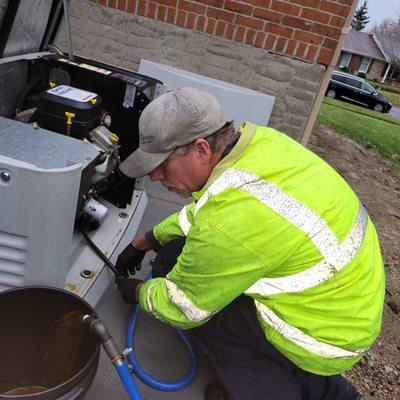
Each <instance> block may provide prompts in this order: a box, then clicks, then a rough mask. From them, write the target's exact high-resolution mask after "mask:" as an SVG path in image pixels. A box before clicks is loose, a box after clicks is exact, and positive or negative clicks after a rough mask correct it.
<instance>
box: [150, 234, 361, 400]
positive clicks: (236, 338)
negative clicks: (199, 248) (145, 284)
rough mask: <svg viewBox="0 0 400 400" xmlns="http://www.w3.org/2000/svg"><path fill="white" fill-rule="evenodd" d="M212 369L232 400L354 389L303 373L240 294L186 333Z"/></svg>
mask: <svg viewBox="0 0 400 400" xmlns="http://www.w3.org/2000/svg"><path fill="white" fill-rule="evenodd" d="M184 243H185V238H179V239H175V240H172V241H170V242H168V243H166V244H165V246H163V247H162V248H161V249H160V251H159V252H158V254H157V257H156V258H155V261H154V265H153V271H152V274H153V277H161V276H165V275H166V274H167V273H168V272H169V271H170V270H171V269H172V267H173V266H174V265H175V263H176V260H177V258H178V256H179V254H180V253H181V251H182V248H183V245H184ZM188 332H189V334H190V337H191V338H192V340H193V341H194V343H195V345H196V347H197V348H199V349H201V350H202V351H203V352H204V353H205V354H206V355H207V357H208V358H209V360H210V361H211V363H212V365H213V366H214V368H215V369H216V370H217V373H218V376H219V379H220V381H221V383H222V384H223V385H224V386H225V388H226V389H227V390H228V392H229V394H230V396H231V397H232V400H353V399H357V396H358V393H357V391H356V390H355V389H354V387H353V386H352V385H351V384H350V383H348V382H347V381H346V380H345V379H344V378H343V377H342V376H340V375H335V376H320V375H315V374H311V373H309V372H306V371H303V370H302V369H300V368H299V367H297V366H296V365H295V364H293V363H292V362H291V361H290V360H288V359H287V358H286V357H285V356H284V355H283V354H282V353H280V352H279V351H278V350H277V349H276V348H275V347H274V346H273V345H272V344H271V343H269V342H268V341H267V340H266V338H265V335H264V332H263V331H262V329H261V327H260V324H259V322H258V319H257V314H256V309H255V306H254V301H253V300H252V299H251V298H249V297H247V296H244V295H242V296H240V297H238V298H237V299H236V300H234V301H233V302H232V303H230V304H229V305H228V306H226V307H225V308H224V309H223V310H221V311H220V312H219V313H218V314H216V315H215V316H214V317H213V318H211V320H210V321H208V322H207V323H205V324H204V325H202V326H200V327H198V328H194V329H191V330H190V331H188Z"/></svg>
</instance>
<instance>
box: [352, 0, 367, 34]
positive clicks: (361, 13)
mask: <svg viewBox="0 0 400 400" xmlns="http://www.w3.org/2000/svg"><path fill="white" fill-rule="evenodd" d="M368 22H369V17H368V3H367V0H365V1H364V3H363V5H362V6H360V7H359V8H358V9H357V10H356V12H355V14H354V17H353V21H352V22H351V28H352V29H355V30H356V31H361V30H362V29H364V28H365V27H366V25H367V24H368Z"/></svg>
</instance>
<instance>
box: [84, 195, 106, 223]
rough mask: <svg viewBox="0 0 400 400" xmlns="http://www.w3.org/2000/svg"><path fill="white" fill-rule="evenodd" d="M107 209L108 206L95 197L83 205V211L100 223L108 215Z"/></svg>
mask: <svg viewBox="0 0 400 400" xmlns="http://www.w3.org/2000/svg"><path fill="white" fill-rule="evenodd" d="M107 211H108V209H107V207H105V206H103V205H102V204H100V203H99V202H98V201H96V200H94V199H90V200H88V201H87V202H86V203H85V206H84V207H83V213H84V214H86V215H88V216H89V217H91V218H93V219H94V220H96V221H97V222H98V223H99V224H100V223H101V222H102V221H103V220H104V218H105V217H106V215H107Z"/></svg>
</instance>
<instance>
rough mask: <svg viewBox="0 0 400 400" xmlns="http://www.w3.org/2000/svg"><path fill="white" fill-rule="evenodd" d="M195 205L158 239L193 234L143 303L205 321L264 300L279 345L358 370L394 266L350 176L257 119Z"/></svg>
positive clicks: (172, 317) (171, 317)
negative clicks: (245, 300) (239, 304)
mask: <svg viewBox="0 0 400 400" xmlns="http://www.w3.org/2000/svg"><path fill="white" fill-rule="evenodd" d="M193 197H194V198H195V199H197V200H196V201H195V202H193V203H191V204H190V205H188V206H186V207H184V208H183V209H182V210H181V211H180V212H179V213H176V214H174V215H172V216H170V217H169V218H167V219H166V220H164V221H163V222H162V223H161V224H159V225H157V226H156V227H155V228H154V230H153V234H154V236H155V238H156V239H157V240H158V241H159V242H160V244H164V243H166V242H167V241H169V240H171V239H173V238H174V237H176V236H182V235H185V236H187V240H186V244H185V246H184V249H183V252H182V254H181V256H180V257H179V258H178V262H177V264H176V265H175V267H174V269H173V270H172V271H171V272H170V274H169V275H168V276H167V277H166V278H165V279H163V278H158V279H153V280H151V281H149V282H147V283H146V284H145V285H144V286H143V288H142V289H141V291H140V304H141V307H142V308H144V309H145V310H146V311H148V312H150V313H152V314H153V315H154V316H156V317H157V318H159V319H161V320H163V321H165V322H166V323H168V324H170V325H173V326H177V327H180V328H182V329H189V328H192V327H195V326H198V325H201V324H203V323H205V322H206V321H207V320H208V319H210V318H211V317H212V316H213V315H214V314H215V313H217V312H218V311H219V310H221V309H222V308H223V307H225V306H226V305H227V304H229V303H230V302H231V301H232V300H233V299H235V298H236V297H237V296H239V295H241V294H243V293H245V294H246V295H248V296H251V297H252V298H253V299H254V302H255V307H256V310H257V313H258V317H259V321H260V325H261V327H262V329H263V330H264V332H265V335H266V339H267V340H269V341H270V342H271V343H272V344H274V346H275V347H277V349H278V350H279V351H281V352H282V353H283V354H284V355H286V357H288V358H289V359H290V360H292V361H293V362H294V363H295V364H297V365H298V366H300V367H301V368H303V369H305V370H307V371H310V372H313V373H317V374H323V375H330V374H337V373H341V372H343V371H344V370H346V369H348V368H350V367H351V366H352V365H353V364H354V363H355V362H357V360H359V358H360V357H361V356H362V354H363V353H364V352H365V351H366V349H368V347H369V346H371V344H372V343H373V341H374V340H375V339H376V337H377V335H378V333H379V330H380V326H381V318H382V308H383V298H384V273H383V264H382V259H381V255H380V249H379V243H378V239H377V235H376V232H375V228H374V226H373V224H372V222H371V220H370V219H369V217H368V214H367V212H366V210H365V208H364V207H363V206H362V204H361V203H360V202H359V200H358V199H357V196H356V195H355V194H354V192H353V191H352V190H351V188H350V187H349V186H348V185H347V184H346V182H345V181H344V180H343V179H342V178H341V177H340V176H339V175H338V174H337V173H336V172H335V171H334V170H333V169H332V168H331V167H330V166H329V165H327V164H326V163H325V162H324V161H322V160H321V159H320V158H319V157H318V156H316V155H315V154H313V153H312V152H310V151H308V150H307V149H305V148H304V147H302V146H301V145H300V144H298V143H297V142H295V141H294V140H292V139H290V138H289V137H287V136H286V135H283V134H280V133H279V132H277V131H275V130H273V129H270V128H265V127H256V126H254V125H252V124H250V123H246V124H245V125H244V126H243V127H242V128H241V137H240V139H239V141H238V143H237V145H236V146H235V147H234V148H233V150H232V152H231V153H230V154H229V155H228V156H226V157H225V158H224V159H222V160H221V162H220V163H219V164H218V165H217V166H216V167H215V169H214V170H213V172H212V174H211V176H210V178H209V180H208V182H207V183H206V185H205V186H204V188H203V189H202V190H201V191H200V192H198V193H194V194H193Z"/></svg>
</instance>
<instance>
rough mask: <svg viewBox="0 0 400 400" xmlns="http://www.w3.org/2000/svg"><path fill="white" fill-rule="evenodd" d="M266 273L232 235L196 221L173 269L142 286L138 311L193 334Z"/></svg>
mask: <svg viewBox="0 0 400 400" xmlns="http://www.w3.org/2000/svg"><path fill="white" fill-rule="evenodd" d="M157 229H160V227H159V226H158V228H157ZM164 238H166V235H165V236H163V240H165V239H164ZM265 271H266V265H265V262H262V261H261V260H260V259H259V257H258V256H257V255H255V254H253V253H252V252H251V251H250V250H249V249H247V248H246V247H245V246H243V245H242V244H240V243H239V242H238V241H237V239H236V238H235V237H234V234H232V232H228V231H225V230H224V229H223V228H221V226H218V225H213V223H212V221H205V220H201V219H200V218H199V217H196V223H195V224H193V226H192V228H191V230H190V232H189V235H188V236H187V239H186V243H185V246H184V248H183V251H182V253H181V255H180V256H179V258H178V261H177V263H176V264H175V266H174V268H173V270H172V271H171V272H170V273H169V274H168V275H167V277H166V278H157V279H152V280H150V281H148V282H146V283H145V284H144V285H143V286H142V288H141V290H140V295H139V297H140V299H139V300H140V301H139V302H140V306H141V308H142V309H144V310H145V311H146V312H148V313H150V314H152V315H154V316H155V317H156V318H158V319H160V320H162V321H163V322H165V323H167V324H169V325H171V326H175V327H178V328H180V329H190V328H193V327H196V326H199V325H202V324H203V323H205V322H207V321H208V320H209V319H210V318H211V317H212V316H213V315H214V314H216V313H217V312H218V311H219V310H221V309H222V308H224V307H225V306H226V305H228V304H229V303H230V302H231V301H233V300H234V299H235V298H236V297H238V296H239V295H240V294H242V293H243V292H244V291H245V290H246V289H248V288H249V287H250V286H251V285H252V284H254V283H255V282H256V281H257V280H258V279H260V278H261V277H262V276H263V275H264V274H265Z"/></svg>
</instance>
